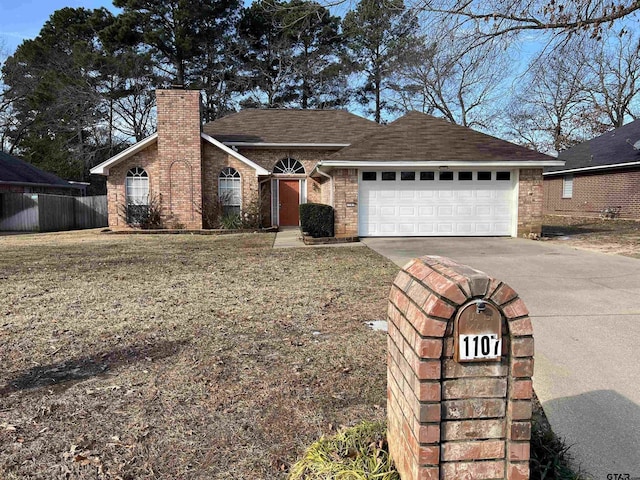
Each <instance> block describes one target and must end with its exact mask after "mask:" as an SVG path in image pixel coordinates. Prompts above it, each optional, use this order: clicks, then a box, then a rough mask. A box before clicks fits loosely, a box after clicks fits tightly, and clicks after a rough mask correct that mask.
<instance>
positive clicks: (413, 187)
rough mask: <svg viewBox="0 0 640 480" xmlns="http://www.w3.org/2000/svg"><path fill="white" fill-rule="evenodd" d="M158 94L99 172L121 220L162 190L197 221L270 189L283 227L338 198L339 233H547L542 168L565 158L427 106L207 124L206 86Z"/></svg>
mask: <svg viewBox="0 0 640 480" xmlns="http://www.w3.org/2000/svg"><path fill="white" fill-rule="evenodd" d="M156 96H157V106H158V131H157V133H156V134H154V135H152V136H150V137H148V138H146V139H145V140H142V141H141V142H138V143H137V144H135V145H133V146H131V147H130V148H128V149H127V150H125V151H123V152H121V153H120V154H118V155H116V156H114V157H113V158H111V159H109V160H107V161H106V162H104V163H102V164H100V165H98V166H96V167H95V168H93V169H92V170H91V173H94V174H99V175H105V176H107V177H108V178H107V194H108V199H109V225H110V226H111V227H113V228H126V227H127V219H126V218H124V216H123V214H122V212H123V211H128V212H136V211H137V210H138V209H139V208H140V206H142V207H143V208H144V207H145V206H146V205H148V204H149V202H150V201H151V200H150V199H152V198H157V199H161V204H162V208H163V212H164V215H165V218H166V219H167V220H168V222H173V223H172V224H173V225H174V226H178V225H179V226H184V227H186V228H190V229H199V228H202V227H203V226H204V227H205V228H206V227H209V225H207V215H203V212H206V211H207V210H208V209H210V208H211V207H212V205H214V204H215V203H216V202H217V201H218V199H222V201H223V203H224V209H225V211H226V212H229V213H233V212H239V211H244V210H246V209H247V208H248V206H250V205H252V204H254V203H255V202H256V201H257V199H258V198H261V199H266V202H265V203H266V214H267V217H268V218H270V222H268V223H270V224H273V225H278V226H295V225H298V224H299V217H298V211H299V205H300V203H304V202H319V203H325V204H329V205H332V206H333V207H334V209H335V231H336V234H337V235H360V236H428V235H438V236H441V235H460V236H474V235H475V236H479V235H487V236H495V235H505V236H516V235H527V234H529V233H537V234H539V233H540V229H541V224H542V169H543V167H546V166H559V165H561V162H559V161H557V160H555V159H553V158H551V157H548V156H546V155H543V154H540V153H538V152H534V151H532V150H528V149H526V148H523V147H520V146H517V145H514V144H511V143H509V142H506V141H503V140H499V139H497V138H494V137H490V136H488V135H484V134H481V133H479V132H475V131H473V130H470V129H468V128H465V127H461V126H457V125H452V124H450V123H448V122H446V121H444V120H440V119H436V118H434V117H431V116H428V115H424V114H422V113H417V112H412V113H409V114H407V115H405V116H404V117H402V118H400V119H398V120H396V121H395V122H393V123H391V124H390V125H387V126H382V125H378V124H376V123H374V122H371V121H369V120H366V119H364V118H361V117H358V116H357V115H353V114H350V113H348V112H346V111H342V110H277V109H267V110H244V111H241V112H239V113H235V114H232V115H229V116H227V117H224V118H221V119H219V120H216V121H213V122H211V123H208V124H207V125H205V126H204V128H201V122H200V96H199V93H198V92H197V91H187V90H159V91H157V95H156ZM123 207H124V208H123ZM129 217H130V218H129V220H135V215H133V214H131V215H129ZM169 219H170V220H169ZM130 223H131V222H130ZM170 225H171V223H170Z"/></svg>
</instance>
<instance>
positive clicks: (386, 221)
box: [358, 170, 516, 237]
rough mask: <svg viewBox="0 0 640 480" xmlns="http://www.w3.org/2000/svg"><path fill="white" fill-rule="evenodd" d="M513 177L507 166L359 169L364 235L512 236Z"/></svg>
mask: <svg viewBox="0 0 640 480" xmlns="http://www.w3.org/2000/svg"><path fill="white" fill-rule="evenodd" d="M514 176H515V175H514V173H513V172H510V171H502V170H501V171H496V170H482V171H450V170H446V171H411V170H402V171H400V170H397V171H393V170H385V171H381V170H377V171H376V170H360V172H359V177H360V178H359V184H360V186H359V209H358V218H359V234H360V236H363V237H393V236H402V237H404V236H456V235H457V236H480V235H485V236H498V235H511V233H512V231H513V224H514V216H515V208H516V207H515V203H514V185H515V178H514Z"/></svg>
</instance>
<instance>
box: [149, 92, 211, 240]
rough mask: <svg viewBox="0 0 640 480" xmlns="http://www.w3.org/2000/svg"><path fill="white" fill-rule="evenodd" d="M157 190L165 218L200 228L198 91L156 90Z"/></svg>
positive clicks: (200, 192) (200, 190) (175, 222)
mask: <svg viewBox="0 0 640 480" xmlns="http://www.w3.org/2000/svg"><path fill="white" fill-rule="evenodd" d="M156 101H157V105H158V163H159V169H158V173H159V179H158V184H159V185H158V187H159V188H158V191H159V193H160V195H161V196H162V204H163V209H166V216H167V219H168V220H170V221H171V222H173V223H174V224H175V225H178V224H180V225H181V226H184V227H186V228H191V229H199V228H202V216H201V215H200V214H199V213H198V210H199V204H200V203H201V202H202V188H201V179H202V173H201V162H202V153H201V152H202V149H201V144H202V141H201V138H200V132H201V118H200V92H199V91H197V90H158V91H156Z"/></svg>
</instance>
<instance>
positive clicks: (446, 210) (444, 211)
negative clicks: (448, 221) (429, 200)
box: [437, 205, 453, 217]
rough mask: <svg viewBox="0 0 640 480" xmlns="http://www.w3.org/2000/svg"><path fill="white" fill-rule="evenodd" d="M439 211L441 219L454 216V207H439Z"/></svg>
mask: <svg viewBox="0 0 640 480" xmlns="http://www.w3.org/2000/svg"><path fill="white" fill-rule="evenodd" d="M437 209H438V216H439V217H451V216H453V205H439V206H438V207H437Z"/></svg>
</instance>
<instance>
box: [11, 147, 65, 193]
mask: <svg viewBox="0 0 640 480" xmlns="http://www.w3.org/2000/svg"><path fill="white" fill-rule="evenodd" d="M0 182H3V183H16V184H29V183H32V184H38V185H51V186H56V187H62V188H75V187H74V185H72V184H70V183H69V182H67V181H66V180H63V179H62V178H60V177H58V176H57V175H54V174H53V173H49V172H45V171H44V170H40V169H39V168H38V167H36V166H34V165H32V164H30V163H28V162H25V161H24V160H21V159H19V158H16V157H14V156H12V155H9V154H8V153H4V152H0Z"/></svg>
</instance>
